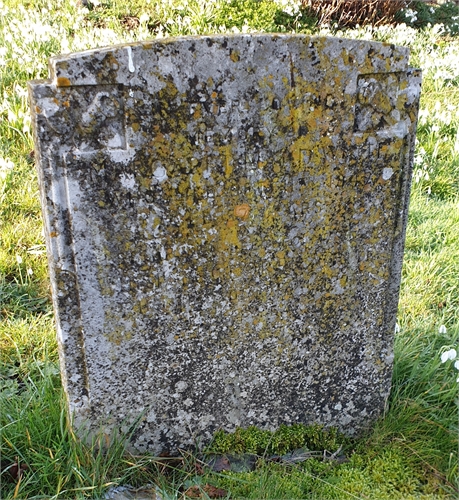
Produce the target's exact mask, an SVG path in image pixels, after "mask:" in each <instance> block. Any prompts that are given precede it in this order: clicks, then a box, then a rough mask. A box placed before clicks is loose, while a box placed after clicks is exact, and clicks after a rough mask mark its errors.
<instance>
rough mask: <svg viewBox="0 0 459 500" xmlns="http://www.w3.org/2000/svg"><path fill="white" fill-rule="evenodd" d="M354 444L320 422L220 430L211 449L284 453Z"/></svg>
mask: <svg viewBox="0 0 459 500" xmlns="http://www.w3.org/2000/svg"><path fill="white" fill-rule="evenodd" d="M350 443H351V440H350V439H349V438H346V437H345V436H343V435H342V434H340V433H339V432H338V431H337V430H336V429H333V428H332V429H324V428H323V427H322V426H320V425H312V426H306V425H302V424H294V425H281V426H280V427H279V428H278V429H277V430H276V431H274V432H272V431H267V430H261V429H258V428H257V427H254V426H250V427H248V428H247V429H241V428H238V429H236V431H235V432H234V433H228V432H225V431H223V430H219V431H217V432H216V433H215V435H214V438H213V441H212V443H211V445H210V446H209V448H208V450H207V451H208V452H211V453H229V452H232V453H254V454H256V455H284V454H286V453H288V452H289V451H293V450H295V449H298V448H303V447H306V448H308V449H309V450H311V451H322V450H327V451H331V452H334V451H336V450H337V449H338V448H340V447H347V446H349V444H350Z"/></svg>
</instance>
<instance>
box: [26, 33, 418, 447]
mask: <svg viewBox="0 0 459 500" xmlns="http://www.w3.org/2000/svg"><path fill="white" fill-rule="evenodd" d="M50 67H51V70H50V72H51V79H50V80H49V81H36V82H32V83H31V84H30V94H31V108H32V113H33V123H34V128H35V140H36V149H37V159H38V171H39V177H40V186H41V196H42V203H43V209H44V219H45V226H46V237H47V243H48V250H49V262H50V270H51V282H52V290H53V300H54V307H55V310H56V318H57V328H58V338H59V347H60V356H61V365H62V375H63V380H64V384H65V388H66V392H67V395H68V399H69V405H70V410H71V412H72V413H73V415H74V418H75V425H76V426H77V427H79V426H81V425H85V426H86V427H89V429H91V430H93V431H98V430H99V429H104V430H105V432H106V433H107V434H110V433H111V432H114V431H115V430H118V429H120V428H121V429H127V428H128V427H129V426H130V425H131V424H133V423H134V422H137V428H136V431H135V432H134V434H133V437H132V440H131V446H132V447H133V448H134V449H136V450H139V451H143V450H150V451H153V452H159V451H162V450H173V449H175V448H177V447H183V446H187V445H190V444H193V443H194V442H195V440H196V439H200V440H201V441H202V440H204V441H205V440H208V439H209V438H210V436H211V435H212V433H213V432H214V431H215V430H216V429H218V428H224V429H227V430H234V429H235V428H236V427H237V426H248V425H252V424H253V425H257V426H260V427H262V428H275V427H277V426H279V425H280V424H282V423H286V424H293V423H296V422H303V423H306V424H308V423H313V422H318V423H323V424H325V425H327V426H337V427H338V428H340V429H341V430H343V431H345V432H347V433H349V434H352V433H355V432H358V431H360V430H362V429H363V428H364V427H366V426H367V425H369V424H370V423H371V422H372V421H374V419H375V418H376V417H378V416H379V415H380V414H381V411H382V410H383V407H384V403H385V400H386V398H387V396H388V393H389V389H390V381H391V368H392V359H393V349H392V340H393V330H394V324H395V315H396V309H397V301H398V293H399V284H400V271H401V263H402V253H403V241H404V232H405V225H406V215H407V205H408V196H409V186H410V174H411V163H412V154H413V147H414V135H415V124H416V116H417V106H418V99H419V92H420V73H419V71H418V70H412V69H409V68H408V49H406V48H401V47H395V46H393V45H388V44H380V43H374V42H368V41H354V40H345V39H338V38H314V37H308V36H300V35H297V36H292V35H238V36H213V37H197V38H194V37H192V38H181V39H167V40H160V41H153V42H146V43H137V44H130V45H120V46H116V47H110V48H106V49H98V50H91V51H88V52H82V53H79V54H72V55H69V56H61V57H55V58H53V59H52V60H51V65H50Z"/></svg>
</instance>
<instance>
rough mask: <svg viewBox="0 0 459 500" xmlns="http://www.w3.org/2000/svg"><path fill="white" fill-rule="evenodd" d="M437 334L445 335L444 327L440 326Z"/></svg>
mask: <svg viewBox="0 0 459 500" xmlns="http://www.w3.org/2000/svg"><path fill="white" fill-rule="evenodd" d="M438 333H446V326H445V325H440V328H439V329H438Z"/></svg>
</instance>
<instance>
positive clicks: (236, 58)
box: [230, 50, 239, 62]
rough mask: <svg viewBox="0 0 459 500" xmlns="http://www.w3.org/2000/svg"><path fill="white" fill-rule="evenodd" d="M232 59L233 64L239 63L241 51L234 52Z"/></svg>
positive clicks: (231, 55) (232, 52)
mask: <svg viewBox="0 0 459 500" xmlns="http://www.w3.org/2000/svg"><path fill="white" fill-rule="evenodd" d="M230 59H231V60H232V61H233V62H238V61H239V51H238V50H232V51H231V54H230Z"/></svg>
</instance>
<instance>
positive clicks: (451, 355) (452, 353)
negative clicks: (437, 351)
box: [441, 349, 457, 363]
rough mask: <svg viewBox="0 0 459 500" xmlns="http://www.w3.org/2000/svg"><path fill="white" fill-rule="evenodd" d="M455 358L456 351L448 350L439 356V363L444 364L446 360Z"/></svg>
mask: <svg viewBox="0 0 459 500" xmlns="http://www.w3.org/2000/svg"><path fill="white" fill-rule="evenodd" d="M456 356H457V352H456V349H449V351H445V352H444V353H443V354H442V355H441V362H442V363H446V362H447V361H448V359H456Z"/></svg>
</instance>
